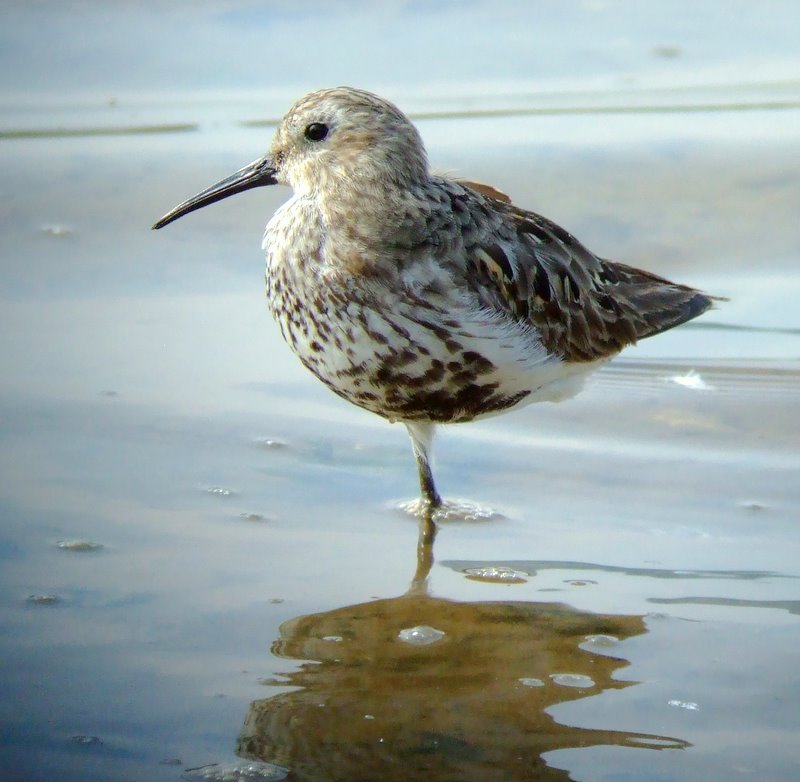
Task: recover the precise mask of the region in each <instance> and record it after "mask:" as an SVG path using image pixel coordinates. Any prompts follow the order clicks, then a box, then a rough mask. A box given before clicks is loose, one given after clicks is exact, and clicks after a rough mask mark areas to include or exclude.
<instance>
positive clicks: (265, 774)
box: [181, 761, 289, 782]
mask: <svg viewBox="0 0 800 782" xmlns="http://www.w3.org/2000/svg"><path fill="white" fill-rule="evenodd" d="M288 775H289V770H288V769H286V768H283V766H276V765H274V764H273V763H261V762H259V761H249V762H244V763H234V764H232V765H228V766H222V765H220V764H219V763H213V764H211V765H209V766H201V767H200V768H190V769H186V771H184V772H183V774H181V779H183V780H185V781H186V782H246V780H257V781H258V782H280V780H282V779H286V777H287V776H288Z"/></svg>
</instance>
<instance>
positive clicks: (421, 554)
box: [409, 506, 436, 595]
mask: <svg viewBox="0 0 800 782" xmlns="http://www.w3.org/2000/svg"><path fill="white" fill-rule="evenodd" d="M435 537H436V524H435V523H434V521H433V508H432V507H430V506H428V507H427V508H426V509H425V511H424V513H423V514H422V518H421V519H420V520H419V540H418V541H417V569H416V572H415V573H414V580H413V581H412V582H411V587H410V588H409V593H410V594H417V595H424V594H426V593H427V591H428V576H429V575H430V572H431V568H432V567H433V540H434V538H435Z"/></svg>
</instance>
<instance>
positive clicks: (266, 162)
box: [153, 87, 428, 228]
mask: <svg viewBox="0 0 800 782" xmlns="http://www.w3.org/2000/svg"><path fill="white" fill-rule="evenodd" d="M427 176H428V165H427V159H426V156H425V149H424V147H423V145H422V140H421V139H420V136H419V133H418V132H417V129H416V128H415V127H414V126H413V125H412V124H411V122H409V120H408V119H407V118H406V116H405V115H404V114H403V113H402V112H401V111H400V110H399V109H398V108H397V107H395V106H394V105H393V104H391V103H389V102H388V101H386V100H384V99H383V98H379V97H378V96H377V95H373V94H372V93H369V92H365V91H363V90H357V89H354V88H352V87H336V88H333V89H326V90H319V91H317V92H312V93H309V94H308V95H306V96H304V97H302V98H300V100H298V101H297V102H296V103H295V104H294V106H292V108H291V109H289V111H288V112H287V114H286V116H285V117H284V118H283V120H282V121H281V123H280V125H279V126H278V129H277V130H276V132H275V137H274V139H273V141H272V145H271V146H270V151H269V152H268V153H267V155H265V156H264V157H262V158H259V159H258V160H255V161H253V162H252V163H250V164H248V165H246V166H245V167H244V168H242V169H240V170H239V171H237V172H236V173H235V174H233V175H232V176H230V177H227V178H226V179H223V180H222V181H220V182H217V183H216V184H215V185H212V186H211V187H209V188H207V189H206V190H203V191H202V192H201V193H198V194H197V195H196V196H193V197H192V198H189V199H188V200H186V201H184V202H183V203H182V204H179V205H178V206H176V207H175V208H174V209H173V210H172V211H170V212H169V213H167V214H166V215H164V217H162V218H161V219H160V220H159V221H158V222H157V223H156V224H155V225H154V226H153V227H154V228H162V227H163V226H165V225H167V224H168V223H171V222H172V221H173V220H177V219H178V218H179V217H182V216H183V215H185V214H188V213H189V212H192V211H194V210H195V209H200V208H201V207H203V206H207V205H208V204H211V203H214V202H215V201H219V200H221V199H223V198H227V197H228V196H231V195H234V194H235V193H240V192H242V191H244V190H249V189H251V188H254V187H262V186H265V185H273V184H285V185H289V186H291V187H292V188H293V189H294V191H295V192H296V193H298V194H318V195H321V196H325V195H327V194H329V195H333V196H334V197H339V198H341V197H344V196H347V195H348V193H347V190H348V189H350V190H353V189H355V190H358V191H361V192H363V193H364V194H365V195H366V196H369V195H370V194H372V193H376V192H377V191H378V190H379V189H380V188H383V187H387V186H389V187H408V186H409V185H412V184H414V183H417V182H421V181H424V180H425V178H426V177H427Z"/></svg>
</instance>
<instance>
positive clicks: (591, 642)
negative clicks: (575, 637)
mask: <svg viewBox="0 0 800 782" xmlns="http://www.w3.org/2000/svg"><path fill="white" fill-rule="evenodd" d="M618 643H619V638H617V637H616V636H615V635H602V634H601V635H587V636H586V638H584V643H583V644H581V646H595V647H599V648H601V649H608V648H610V647H612V646H616V645H617V644H618Z"/></svg>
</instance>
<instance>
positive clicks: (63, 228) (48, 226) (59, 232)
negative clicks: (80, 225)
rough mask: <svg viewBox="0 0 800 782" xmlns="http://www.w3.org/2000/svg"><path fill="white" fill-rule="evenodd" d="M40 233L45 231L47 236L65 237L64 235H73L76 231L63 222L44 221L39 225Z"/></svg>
mask: <svg viewBox="0 0 800 782" xmlns="http://www.w3.org/2000/svg"><path fill="white" fill-rule="evenodd" d="M39 233H43V234H44V235H45V236H53V237H55V238H57V239H63V238H64V237H67V236H72V234H73V233H74V231H73V230H72V228H70V226H68V225H63V224H62V223H44V224H42V225H40V226H39Z"/></svg>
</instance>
